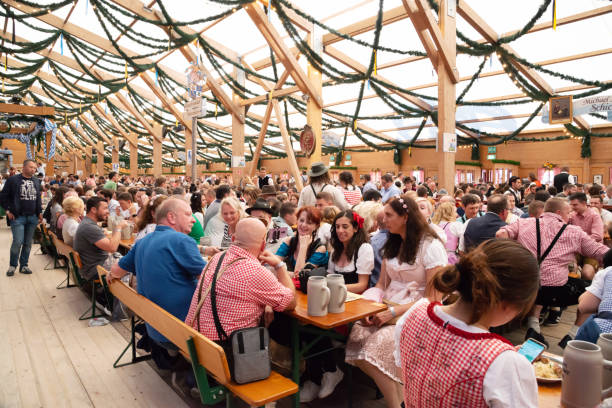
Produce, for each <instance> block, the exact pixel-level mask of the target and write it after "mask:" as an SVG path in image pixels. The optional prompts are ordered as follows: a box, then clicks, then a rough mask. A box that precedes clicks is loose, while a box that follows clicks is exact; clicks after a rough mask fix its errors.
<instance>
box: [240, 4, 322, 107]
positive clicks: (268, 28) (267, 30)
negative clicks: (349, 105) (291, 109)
mask: <svg viewBox="0 0 612 408" xmlns="http://www.w3.org/2000/svg"><path fill="white" fill-rule="evenodd" d="M244 10H245V11H246V12H247V14H248V15H249V17H251V20H253V22H254V23H255V26H256V27H257V29H258V30H259V31H260V32H261V34H262V35H263V37H264V38H265V39H266V41H267V42H268V44H269V45H270V48H272V50H273V51H274V53H275V54H276V55H277V57H278V58H279V59H280V61H281V62H282V63H283V65H284V66H285V69H286V70H287V71H289V74H290V75H291V77H292V78H293V80H294V81H295V83H296V85H297V86H298V87H299V88H300V89H301V90H302V92H304V93H305V94H307V95H309V96H310V97H311V98H313V100H314V101H315V103H316V104H317V106H318V107H320V108H321V107H323V100H322V98H321V95H320V94H319V92H318V91H317V90H316V88H315V87H314V85H313V84H312V83H311V82H310V80H309V79H308V76H307V75H306V73H305V72H304V71H303V70H302V68H301V67H300V66H299V64H298V62H297V59H296V58H295V57H294V56H293V54H292V52H291V51H290V50H289V47H287V45H286V44H285V42H284V41H283V40H282V39H281V37H280V35H279V34H278V32H277V31H276V29H275V28H274V27H273V26H272V24H270V22H269V21H268V19H267V16H266V15H265V14H264V12H263V10H262V9H261V7H260V6H259V4H257V3H249V4H247V5H246V6H244Z"/></svg>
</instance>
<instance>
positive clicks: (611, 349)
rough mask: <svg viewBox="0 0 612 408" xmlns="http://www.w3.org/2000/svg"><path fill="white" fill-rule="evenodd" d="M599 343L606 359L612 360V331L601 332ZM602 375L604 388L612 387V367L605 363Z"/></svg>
mask: <svg viewBox="0 0 612 408" xmlns="http://www.w3.org/2000/svg"><path fill="white" fill-rule="evenodd" d="M597 345H598V346H599V347H601V354H603V358H604V360H608V361H612V333H601V334H600V335H599V339H598V340H597ZM602 375H603V377H602V381H601V382H602V387H603V388H604V389H606V388H610V387H612V367H611V366H607V365H604V367H603V373H602Z"/></svg>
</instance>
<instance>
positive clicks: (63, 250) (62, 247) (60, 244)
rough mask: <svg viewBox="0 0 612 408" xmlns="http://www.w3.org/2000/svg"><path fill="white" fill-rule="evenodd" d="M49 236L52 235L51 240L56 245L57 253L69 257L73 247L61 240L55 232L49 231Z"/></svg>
mask: <svg viewBox="0 0 612 408" xmlns="http://www.w3.org/2000/svg"><path fill="white" fill-rule="evenodd" d="M49 236H50V237H51V242H53V245H55V249H56V250H57V253H58V254H59V255H63V256H65V257H66V258H69V257H70V253H71V252H72V251H73V249H72V247H71V246H70V245H68V244H66V243H65V242H64V241H62V240H60V239H59V238H58V237H57V236H56V235H55V234H54V233H53V232H49Z"/></svg>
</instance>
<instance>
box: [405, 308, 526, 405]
mask: <svg viewBox="0 0 612 408" xmlns="http://www.w3.org/2000/svg"><path fill="white" fill-rule="evenodd" d="M436 305H439V303H427V302H423V303H422V304H420V305H417V306H415V309H414V311H413V312H411V315H410V317H409V318H408V320H407V321H406V322H405V324H404V327H403V329H402V334H401V343H400V354H401V364H402V365H401V368H402V379H403V382H404V402H405V404H406V408H417V407H418V408H433V407H436V408H437V407H470V408H476V407H486V406H487V404H486V402H485V400H484V398H483V381H484V377H485V374H486V372H487V370H488V369H489V366H490V365H491V363H492V362H493V360H495V359H496V358H497V356H499V355H500V354H501V353H503V352H504V351H507V350H513V349H514V348H513V347H512V345H511V344H510V343H509V342H508V341H507V340H506V339H504V338H503V337H501V336H498V335H496V334H492V333H468V332H465V331H463V330H460V329H458V328H456V327H454V326H451V325H450V324H448V323H445V322H444V321H442V319H440V318H439V317H438V316H437V315H436V314H435V313H434V310H433V309H434V307H435V306H436Z"/></svg>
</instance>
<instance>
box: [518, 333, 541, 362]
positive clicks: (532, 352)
mask: <svg viewBox="0 0 612 408" xmlns="http://www.w3.org/2000/svg"><path fill="white" fill-rule="evenodd" d="M544 350H546V346H545V345H544V344H542V343H540V342H539V341H537V340H534V339H527V341H526V342H525V343H523V345H522V346H521V348H520V349H519V350H518V353H519V354H522V355H524V356H525V357H527V360H529V362H530V363H533V362H534V361H535V360H536V359H537V358H538V357H539V356H540V354H542V352H543V351H544Z"/></svg>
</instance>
